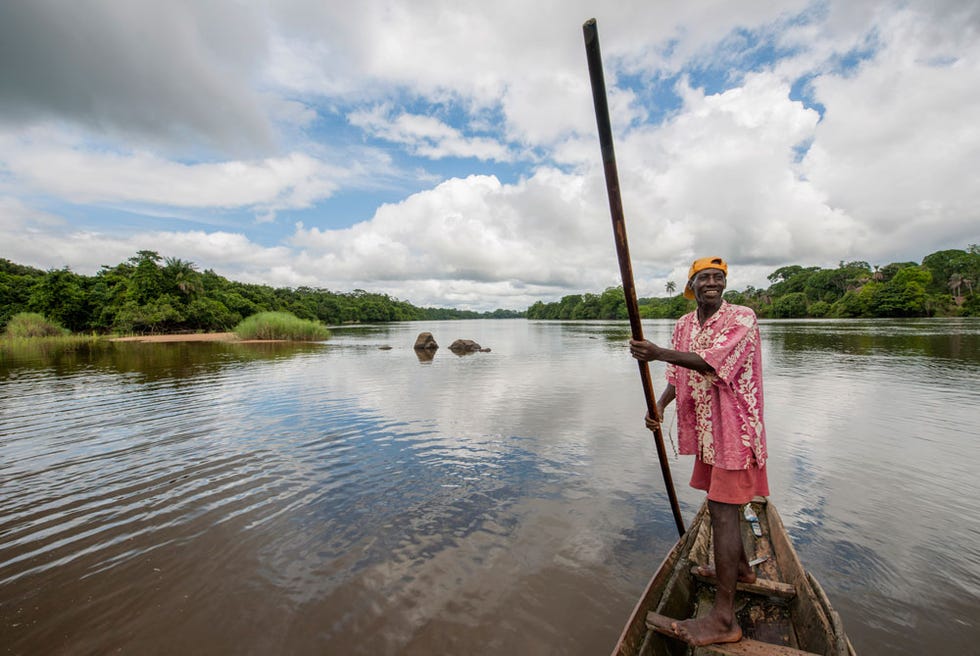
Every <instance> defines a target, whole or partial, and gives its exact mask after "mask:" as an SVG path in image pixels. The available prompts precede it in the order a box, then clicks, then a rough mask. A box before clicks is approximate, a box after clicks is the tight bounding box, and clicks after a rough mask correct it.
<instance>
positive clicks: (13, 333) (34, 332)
mask: <svg viewBox="0 0 980 656" xmlns="http://www.w3.org/2000/svg"><path fill="white" fill-rule="evenodd" d="M67 334H68V331H67V330H65V329H64V328H62V327H61V326H59V325H58V324H56V323H54V322H53V321H48V320H47V319H45V318H44V317H43V316H42V315H40V314H37V313H35V312H21V313H19V314H15V315H14V316H13V317H11V318H10V321H9V322H8V323H7V331H6V335H7V337H12V338H17V337H60V336H62V335H67Z"/></svg>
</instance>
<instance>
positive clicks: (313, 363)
mask: <svg viewBox="0 0 980 656" xmlns="http://www.w3.org/2000/svg"><path fill="white" fill-rule="evenodd" d="M671 328H672V322H669V321H651V322H645V324H644V331H645V334H646V335H647V336H648V337H649V338H650V339H653V340H655V341H660V342H662V343H666V341H667V340H668V339H669V336H670V331H671ZM422 330H430V331H432V332H433V334H434V335H435V337H436V339H437V341H438V342H439V343H445V344H448V343H451V342H452V341H453V340H454V339H456V338H469V339H473V340H475V341H477V342H479V343H480V344H482V345H485V346H489V347H491V348H492V351H491V352H489V353H475V354H473V355H471V356H470V357H465V358H464V357H456V356H455V355H453V354H452V353H451V352H450V351H449V350H448V349H440V351H439V352H437V353H436V354H434V357H433V358H431V359H428V360H425V361H423V360H422V359H421V358H419V357H418V353H417V352H416V351H415V350H414V349H413V348H412V347H413V344H414V340H415V337H416V335H417V334H418V333H419V332H420V331H422ZM978 334H980V323H978V322H964V321H954V322H949V323H943V322H913V323H911V324H910V323H906V322H786V323H779V322H766V323H764V324H763V339H764V352H765V357H766V361H765V367H766V394H767V418H768V422H769V432H770V436H771V437H770V440H771V445H770V446H771V452H772V461H771V465H770V477H771V481H770V483H771V487H772V489H773V500H774V502H775V503H776V505H777V506H778V507H779V509H780V513H781V514H782V516H783V518H784V520H785V522H786V524H787V527H788V528H789V530H790V532H791V534H792V536H793V538H794V541H795V542H796V544H797V547H798V549H799V551H800V554H801V556H802V558H803V560H804V562H805V563H806V565H807V566H808V567H809V568H810V569H812V570H813V571H814V572H815V573H816V575H817V576H818V578H819V579H820V580H821V582H822V583H823V585H824V587H825V588H826V589H827V591H828V594H830V596H831V598H832V600H833V601H834V603H835V605H836V606H837V608H838V610H840V611H841V612H842V614H843V615H844V617H845V624H846V627H847V629H848V631H849V633H850V635H851V637H852V639H853V640H854V642H855V643H856V645H857V647H858V650H859V652H861V653H862V654H875V653H898V654H902V653H908V654H913V653H929V652H932V651H935V648H936V647H937V645H938V646H940V647H942V648H943V649H944V650H945V651H947V652H948V653H956V649H960V652H959V653H968V652H969V649H970V647H969V645H974V644H976V641H977V640H978V639H980V636H978V635H977V630H976V628H975V627H974V625H973V624H972V622H973V619H972V616H973V613H974V612H975V608H976V606H977V602H978V601H980V519H978V516H977V514H976V513H975V512H973V511H972V507H971V505H972V503H973V499H976V498H977V497H978V495H980V489H978V483H977V479H976V477H975V475H974V472H973V469H974V468H975V463H976V462H978V461H980V459H978V456H980V446H978V442H977V440H976V439H975V436H976V418H977V416H978V415H977V402H976V400H975V398H974V397H975V392H974V390H975V389H977V384H978V383H980V354H978V352H977V349H976V341H977V339H978ZM628 336H629V328H628V326H627V325H626V324H625V322H574V323H558V322H554V323H551V322H526V321H471V322H432V323H430V324H428V325H420V324H396V325H389V326H367V327H365V326H354V327H342V328H339V329H337V330H336V331H335V336H334V339H332V340H331V341H330V342H328V343H326V344H319V345H261V346H258V347H256V346H252V345H237V346H236V345H227V344H195V345H190V344H185V345H173V344H168V345H157V346H154V345H146V344H127V345H124V348H120V349H118V350H117V349H112V350H111V351H106V352H92V353H87V354H86V353H78V354H74V355H71V356H70V357H60V358H56V359H54V360H33V361H30V362H18V363H10V362H4V363H3V364H2V365H0V508H2V510H0V586H2V589H3V591H4V602H3V603H0V644H3V645H5V646H8V649H10V650H12V651H13V652H14V653H17V652H23V653H44V652H52V651H59V650H63V649H64V648H65V647H64V646H65V645H66V644H68V645H70V649H71V650H72V651H75V652H78V653H91V652H106V651H110V650H113V649H123V650H128V651H137V652H139V653H173V652H174V651H178V650H181V649H185V650H187V651H191V652H202V651H203V652H209V653H236V652H243V651H244V652H255V653H399V654H413V653H433V652H440V653H446V652H447V651H448V652H451V653H462V652H475V653H485V654H496V653H501V654H502V653H567V654H592V653H596V652H606V651H608V649H609V648H610V646H611V644H612V642H613V641H615V638H616V636H617V635H618V633H619V630H620V628H621V625H622V622H623V621H624V619H625V617H626V615H627V613H628V612H629V610H630V609H631V607H632V605H633V603H634V601H635V599H636V597H637V596H638V595H639V594H640V591H641V590H642V587H643V586H644V584H645V582H646V578H647V577H648V576H649V574H650V573H651V570H652V569H653V568H654V567H655V566H656V564H657V563H658V562H659V560H660V558H661V557H662V556H663V554H664V553H665V552H666V550H667V549H668V548H669V546H670V545H671V544H672V542H673V540H674V539H675V537H676V536H675V534H674V528H673V520H672V518H671V516H670V510H669V506H668V504H667V501H666V495H665V494H664V492H663V490H662V484H661V482H660V480H659V471H658V468H657V465H656V455H655V449H654V446H653V444H652V440H651V438H650V436H649V432H648V431H646V430H645V428H644V427H643V414H644V412H645V408H644V400H643V398H642V394H641V392H640V388H639V381H638V380H637V378H638V376H637V371H636V365H635V362H634V361H633V360H632V359H630V358H629V355H628V351H627V349H626V348H625V343H626V340H627V339H628ZM381 347H390V348H386V349H382V348H381ZM653 369H654V371H653V379H654V381H655V386H656V387H657V388H658V390H659V389H661V388H662V380H663V370H662V367H657V366H654V367H653ZM670 421H671V417H670V416H669V413H668V418H667V422H668V425H670ZM668 448H669V447H668ZM673 466H674V470H675V473H674V478H675V481H677V482H678V484H679V488H678V496H679V500H680V502H681V507H682V509H683V510H684V511H685V513H686V515H687V517H688V518H689V517H690V516H691V514H692V513H693V511H694V510H695V509H696V507H697V505H698V504H699V503H700V500H701V496H700V493H698V492H696V491H693V490H690V489H689V488H687V487H686V486H685V482H686V480H687V477H688V475H689V471H690V461H689V460H688V459H686V458H683V459H677V458H674V460H673ZM937 563H941V565H937ZM940 618H943V620H944V621H943V622H940V621H939V619H940ZM909 627H912V628H913V629H914V630H913V631H909V630H908V629H909Z"/></svg>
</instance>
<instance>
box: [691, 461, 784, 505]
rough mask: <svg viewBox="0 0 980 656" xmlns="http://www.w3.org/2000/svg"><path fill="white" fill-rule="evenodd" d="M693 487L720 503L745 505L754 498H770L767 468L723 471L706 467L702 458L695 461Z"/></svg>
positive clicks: (692, 475)
mask: <svg viewBox="0 0 980 656" xmlns="http://www.w3.org/2000/svg"><path fill="white" fill-rule="evenodd" d="M691 487H693V488H695V489H698V490H704V491H705V492H707V493H708V499H709V500H711V501H717V502H718V503H731V504H738V505H741V504H744V503H748V502H749V501H751V500H752V497H757V496H758V497H767V496H769V478H768V477H767V476H766V467H765V465H763V466H762V467H749V468H748V469H722V468H721V467H713V466H711V465H706V464H705V463H703V462H702V461H701V458H695V459H694V473H692V474H691Z"/></svg>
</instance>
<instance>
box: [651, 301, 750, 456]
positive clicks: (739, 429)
mask: <svg viewBox="0 0 980 656" xmlns="http://www.w3.org/2000/svg"><path fill="white" fill-rule="evenodd" d="M671 341H672V343H673V348H674V349H676V350H678V351H688V352H693V353H697V354H698V355H700V356H701V357H702V358H704V360H705V362H707V363H708V364H710V365H711V366H712V367H713V368H714V370H715V373H714V374H702V373H698V372H697V371H694V370H693V369H686V368H684V367H679V366H675V365H672V364H668V365H667V382H668V383H671V384H673V385H674V387H675V389H676V403H677V441H678V446H679V449H680V452H681V453H683V454H686V455H692V454H694V455H697V456H698V457H699V458H700V459H701V460H702V461H703V462H705V463H706V464H709V465H714V466H716V467H720V468H722V469H748V468H749V467H762V466H763V465H765V463H766V458H767V452H766V428H765V425H764V424H763V417H762V351H761V349H760V346H759V324H758V322H757V321H756V318H755V312H753V311H752V310H751V309H750V308H747V307H743V306H741V305H732V304H730V303H728V302H726V301H723V302H722V304H721V307H720V308H719V309H718V311H717V312H715V313H714V314H713V315H712V316H711V317H710V318H709V319H708V320H707V321H706V322H705V323H704V325H703V326H702V325H701V324H700V323H698V318H697V312H696V311H695V312H691V313H690V314H686V315H684V316H683V317H681V318H680V319H678V320H677V324H676V325H675V326H674V334H673V337H672V340H671Z"/></svg>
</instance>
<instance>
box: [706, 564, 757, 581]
mask: <svg viewBox="0 0 980 656" xmlns="http://www.w3.org/2000/svg"><path fill="white" fill-rule="evenodd" d="M696 569H697V572H698V576H702V577H704V578H706V579H713V578H715V574H716V572H715V568H714V566H713V565H698V566H697V567H696ZM756 578H757V576H756V574H755V570H754V569H752V568H751V567H749V566H748V565H739V566H738V582H739V583H755V581H756Z"/></svg>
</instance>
